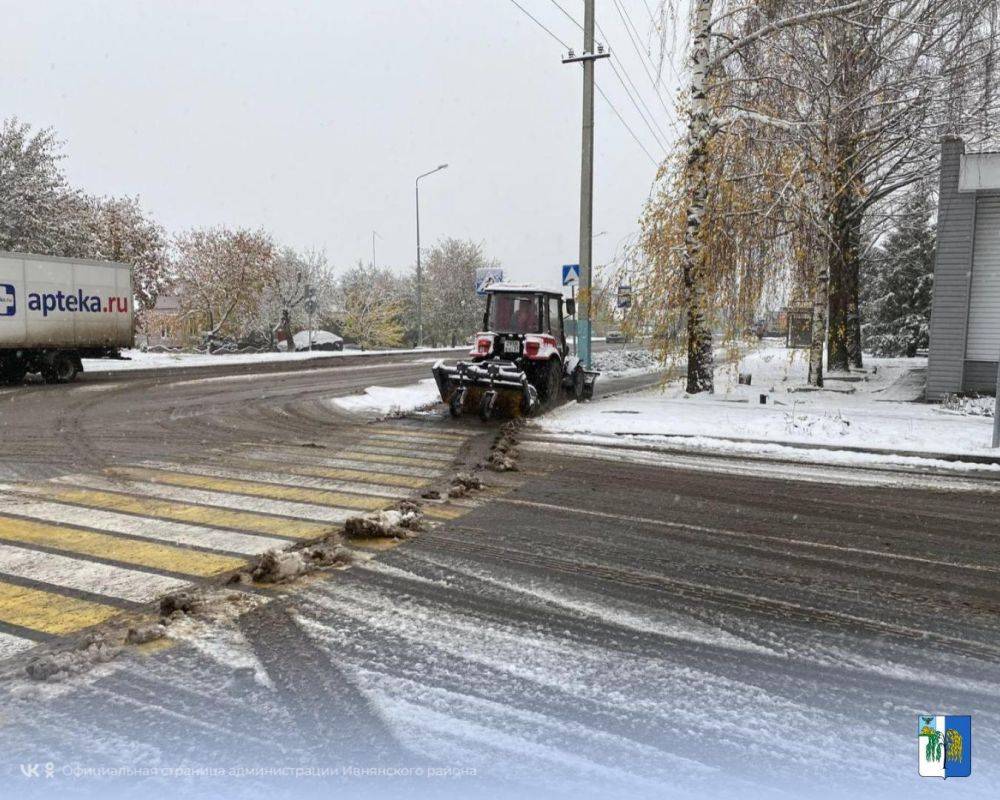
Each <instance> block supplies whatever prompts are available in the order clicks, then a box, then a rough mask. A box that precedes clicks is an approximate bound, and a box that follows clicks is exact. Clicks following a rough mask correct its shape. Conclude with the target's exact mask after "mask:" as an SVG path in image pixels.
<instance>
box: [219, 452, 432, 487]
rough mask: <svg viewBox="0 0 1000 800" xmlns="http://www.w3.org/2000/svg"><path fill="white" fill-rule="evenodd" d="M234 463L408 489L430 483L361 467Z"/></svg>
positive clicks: (247, 460) (256, 460) (253, 461)
mask: <svg viewBox="0 0 1000 800" xmlns="http://www.w3.org/2000/svg"><path fill="white" fill-rule="evenodd" d="M233 463H235V464H238V465H240V466H246V467H248V468H254V467H256V468H258V469H269V470H273V471H275V472H286V473H288V475H289V476H294V475H307V476H309V477H312V478H331V479H333V480H344V481H359V482H361V483H374V484H383V485H385V486H402V487H404V488H407V489H421V488H423V487H424V486H427V485H428V484H429V483H430V481H429V480H428V479H427V478H417V477H415V476H413V475H393V474H391V473H388V472H366V471H365V470H360V469H343V468H338V467H314V466H310V465H309V464H295V463H292V462H290V461H265V460H264V459H259V458H240V459H238V460H235V461H234V462H233Z"/></svg>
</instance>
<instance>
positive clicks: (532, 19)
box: [510, 0, 660, 167]
mask: <svg viewBox="0 0 1000 800" xmlns="http://www.w3.org/2000/svg"><path fill="white" fill-rule="evenodd" d="M510 2H511V3H513V4H514V5H515V6H516V7H517V8H518V9H519V10H520V11H521V12H522V13H523V14H524V15H525V16H527V17H528V19H530V20H531V21H532V22H534V23H535V24H536V25H537V26H538V27H539V28H541V29H542V30H543V31H545V33H547V34H548V35H549V36H550V37H551V38H553V39H554V40H555V41H557V42H558V43H559V44H561V45H562V46H563V47H564V48H565V49H566V50H571V49H572V48H571V47H570V46H569V45H568V44H566V42H564V41H563V40H562V39H560V38H559V37H558V36H556V35H555V34H554V33H553V32H552V31H551V30H549V29H548V28H547V27H545V25H543V24H542V23H541V22H539V20H538V19H537V18H536V17H535V16H534V15H533V14H532V13H531V12H530V11H528V10H527V9H526V8H525V7H524V6H522V5H521V4H520V3H518V2H517V0H510ZM574 21H575V20H574ZM594 88H596V89H597V91H598V92H600V95H601V97H603V98H604V102H606V103H607V104H608V105H609V106H610V107H611V110H612V111H613V112H614V114H615V116H616V117H618V120H619V122H621V124H622V125H624V126H625V130H627V131H628V132H629V133H630V134H631V135H632V138H633V139H635V143H636V144H637V145H639V147H640V148H641V149H642V152H644V153H645V154H646V157H647V158H649V160H650V161H651V162H652V164H653V166H654V167H659V166H660V162H658V161H657V160H656V159H655V158H653V156H652V154H650V152H649V150H647V149H646V146H645V145H644V144H643V143H642V140H641V139H639V137H638V136H636V133H635V131H634V130H632V127H631V126H630V125H629V124H628V123H627V122H626V121H625V118H624V117H623V116H622V115H621V113H620V112H619V111H618V109H617V108H616V107H615V104H614V103H612V102H611V100H610V98H609V97H608V96H607V95H606V94H605V93H604V90H603V89H602V88H601V87H600V85H599V84H598V83H597V81H594Z"/></svg>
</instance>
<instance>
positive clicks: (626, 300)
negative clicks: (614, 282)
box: [618, 283, 632, 308]
mask: <svg viewBox="0 0 1000 800" xmlns="http://www.w3.org/2000/svg"><path fill="white" fill-rule="evenodd" d="M631 307H632V287H631V286H629V285H628V284H625V283H623V284H620V285H619V286H618V308H631Z"/></svg>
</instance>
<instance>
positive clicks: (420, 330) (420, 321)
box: [414, 164, 448, 347]
mask: <svg viewBox="0 0 1000 800" xmlns="http://www.w3.org/2000/svg"><path fill="white" fill-rule="evenodd" d="M447 166H448V165H447V164H440V165H439V166H437V167H435V168H434V169H432V170H430V172H425V173H424V174H423V175H418V176H417V179H416V181H414V187H415V189H416V194H417V347H421V346H422V345H423V343H424V316H423V310H422V308H421V284H422V283H423V273H422V272H421V271H420V179H421V178H426V177H427V176H428V175H433V174H434V173H435V172H440V171H441V170H443V169H446V168H447Z"/></svg>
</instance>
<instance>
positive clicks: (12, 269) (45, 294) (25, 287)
mask: <svg viewBox="0 0 1000 800" xmlns="http://www.w3.org/2000/svg"><path fill="white" fill-rule="evenodd" d="M132 305H133V295H132V268H131V267H129V266H128V265H126V264H118V263H114V262H110V261H89V260H87V259H78V258H54V257H52V256H39V255H29V254H27V253H6V252H0V383H5V384H8V385H13V384H19V383H21V381H23V380H24V376H25V375H26V374H27V373H29V372H40V373H41V375H42V377H43V378H44V379H45V381H46V382H47V383H68V382H69V381H71V380H73V379H74V378H75V377H76V376H77V373H79V372H82V371H83V364H82V363H81V361H80V359H82V358H114V357H116V356H117V355H118V350H119V348H122V347H131V346H132V345H133V342H134V335H135V334H134V330H133V319H132Z"/></svg>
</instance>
